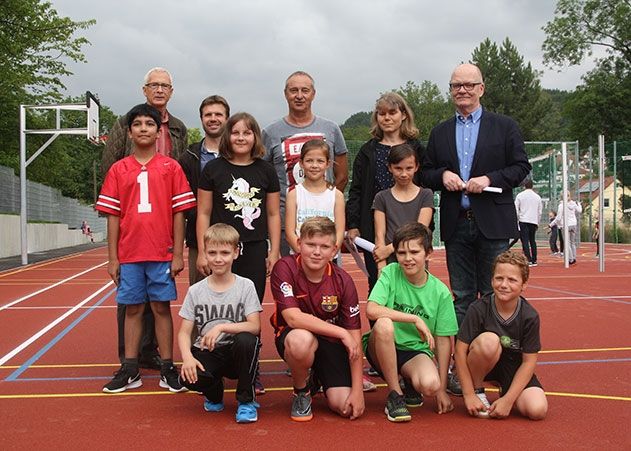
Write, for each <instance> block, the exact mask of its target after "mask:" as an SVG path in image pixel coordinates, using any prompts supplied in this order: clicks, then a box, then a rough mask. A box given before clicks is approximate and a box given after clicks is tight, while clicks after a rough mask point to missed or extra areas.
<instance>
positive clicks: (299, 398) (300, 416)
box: [291, 392, 313, 421]
mask: <svg viewBox="0 0 631 451" xmlns="http://www.w3.org/2000/svg"><path fill="white" fill-rule="evenodd" d="M312 418H313V413H312V412H311V395H310V394H309V393H308V392H298V393H296V392H294V399H293V400H292V402H291V419H292V420H294V421H309V420H311V419H312Z"/></svg>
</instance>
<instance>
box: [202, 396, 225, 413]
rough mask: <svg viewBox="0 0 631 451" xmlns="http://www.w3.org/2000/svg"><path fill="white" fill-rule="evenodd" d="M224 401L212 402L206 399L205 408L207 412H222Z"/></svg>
mask: <svg viewBox="0 0 631 451" xmlns="http://www.w3.org/2000/svg"><path fill="white" fill-rule="evenodd" d="M223 407H224V405H223V402H221V401H220V402H211V401H209V400H207V399H206V400H205V401H204V410H205V411H206V412H221V411H222V410H223Z"/></svg>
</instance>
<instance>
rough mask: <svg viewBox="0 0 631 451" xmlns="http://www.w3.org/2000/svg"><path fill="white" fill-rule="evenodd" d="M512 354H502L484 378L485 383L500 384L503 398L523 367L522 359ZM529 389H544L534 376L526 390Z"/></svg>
mask: <svg viewBox="0 0 631 451" xmlns="http://www.w3.org/2000/svg"><path fill="white" fill-rule="evenodd" d="M510 354H511V353H508V352H502V355H501V356H500V359H499V360H498V362H497V363H496V364H495V366H494V367H493V369H492V370H491V371H490V372H489V374H487V375H486V377H485V378H484V380H485V381H489V382H497V384H499V387H500V396H503V395H504V393H506V392H507V391H508V389H509V388H510V385H511V384H512V383H513V379H514V378H515V373H517V370H518V369H519V367H520V365H521V359H519V358H518V357H517V356H512V355H510ZM529 387H539V388H541V389H543V387H542V386H541V382H539V379H537V376H536V375H534V374H533V375H532V377H531V378H530V380H529V381H528V383H527V384H526V387H524V388H529Z"/></svg>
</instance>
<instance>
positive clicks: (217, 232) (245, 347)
mask: <svg viewBox="0 0 631 451" xmlns="http://www.w3.org/2000/svg"><path fill="white" fill-rule="evenodd" d="M238 242H239V233H238V232H237V231H236V230H235V229H234V227H232V226H230V225H227V224H221V223H218V224H214V225H212V226H211V227H210V228H209V229H208V230H207V231H206V233H205V234H204V253H205V255H206V259H207V261H208V268H207V269H208V270H209V271H210V275H209V276H208V277H206V278H205V279H203V280H201V281H199V282H197V283H196V284H194V285H193V286H191V287H190V288H189V289H188V293H186V298H185V299H184V303H183V304H182V308H181V309H180V316H181V317H182V325H181V326H180V330H179V333H178V344H179V346H180V352H181V353H182V360H183V364H182V374H181V376H180V378H181V381H182V384H183V385H184V386H185V387H187V388H189V389H191V390H196V391H199V392H201V393H202V394H203V395H204V396H205V397H206V400H205V401H204V410H206V411H207V412H220V411H222V410H223V409H224V403H223V391H224V390H223V378H224V377H227V378H230V379H237V390H236V398H237V401H238V408H237V413H236V421H237V423H251V422H254V421H257V419H258V414H257V409H258V407H259V405H258V403H257V402H256V400H255V393H254V386H253V381H254V377H255V374H256V371H257V369H258V353H259V347H260V339H259V334H260V332H261V319H260V312H261V311H262V308H261V304H260V302H259V298H258V295H257V294H256V289H255V288H254V283H253V282H252V281H251V280H249V279H246V278H245V277H241V276H239V275H237V274H233V273H232V262H233V261H234V260H235V259H236V258H237V256H238V255H239V249H238V247H237V245H238ZM193 331H195V332H196V334H197V338H196V339H195V342H194V343H193V344H192V345H191V335H192V333H193Z"/></svg>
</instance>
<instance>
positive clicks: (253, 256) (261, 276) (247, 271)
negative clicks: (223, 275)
mask: <svg viewBox="0 0 631 451" xmlns="http://www.w3.org/2000/svg"><path fill="white" fill-rule="evenodd" d="M239 248H240V250H239V257H237V259H236V260H235V261H234V262H233V263H232V272H233V273H235V274H238V275H240V276H241V277H245V278H246V279H250V280H251V281H252V282H253V283H254V288H255V289H256V294H257V295H258V297H259V302H261V303H263V295H264V294H265V278H266V277H267V276H266V273H265V259H266V258H267V240H261V241H247V242H245V243H244V242H240V243H239Z"/></svg>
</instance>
